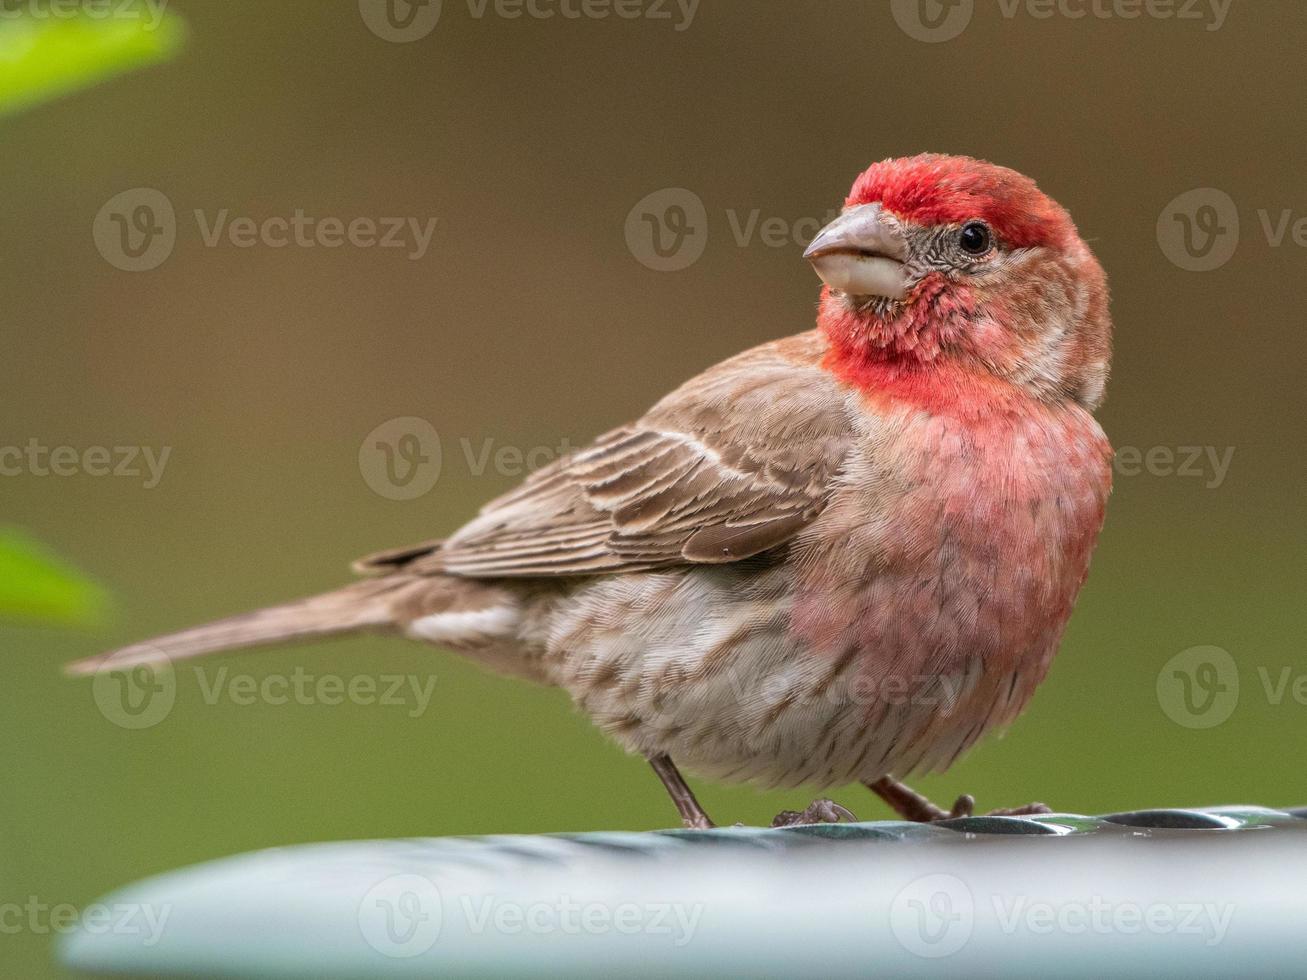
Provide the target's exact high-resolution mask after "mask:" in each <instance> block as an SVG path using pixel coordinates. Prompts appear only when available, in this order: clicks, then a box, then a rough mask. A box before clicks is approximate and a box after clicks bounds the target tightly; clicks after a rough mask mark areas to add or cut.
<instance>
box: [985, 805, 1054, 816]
mask: <svg viewBox="0 0 1307 980" xmlns="http://www.w3.org/2000/svg"><path fill="white" fill-rule="evenodd" d="M1052 812H1053V808H1052V807H1051V806H1047V805H1045V804H1043V803H1027V804H1026V805H1025V806H1014V807H1012V808H1010V809H1007V810H990V811H989V813H987V814H985V816H987V817H1037V816H1039V815H1040V814H1044V813H1052Z"/></svg>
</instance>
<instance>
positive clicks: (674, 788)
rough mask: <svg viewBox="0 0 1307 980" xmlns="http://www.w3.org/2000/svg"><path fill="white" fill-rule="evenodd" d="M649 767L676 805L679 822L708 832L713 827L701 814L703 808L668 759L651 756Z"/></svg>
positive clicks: (693, 828)
mask: <svg viewBox="0 0 1307 980" xmlns="http://www.w3.org/2000/svg"><path fill="white" fill-rule="evenodd" d="M649 765H651V766H653V771H654V772H656V773H658V778H659V779H661V780H662V781H663V786H665V787H666V788H667V795H668V796H670V797H671V798H672V802H673V803H675V804H676V812H677V813H679V814H680V815H681V822H682V823H683V824H685V826H686V827H687V828H688V829H690V830H709V829H711V828H712V827H714V826H715V824H714V823H713V822H712V821H711V820H709V819H708V814H706V813H704V812H703V807H701V806H700V805H699V801H698V800H696V799H695V798H694V793H692V792H691V791H690V787H689V786H687V785H686V784H685V780H684V779H683V778H682V777H681V774H680V773H679V772H678V771H677V770H676V766H675V765H673V764H672V760H671V759H670V758H669V757H667V756H665V755H656V756H653V757H652V758H651V759H650V760H649Z"/></svg>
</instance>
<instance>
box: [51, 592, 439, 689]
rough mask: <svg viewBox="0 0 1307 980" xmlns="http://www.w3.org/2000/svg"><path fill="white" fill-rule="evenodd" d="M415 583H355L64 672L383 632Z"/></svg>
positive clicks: (91, 671)
mask: <svg viewBox="0 0 1307 980" xmlns="http://www.w3.org/2000/svg"><path fill="white" fill-rule="evenodd" d="M412 581H413V580H412V579H411V578H408V577H401V576H395V577H392V578H382V579H372V580H368V581H362V582H354V583H352V584H351V585H347V586H345V587H344V588H343V589H337V590H336V591H334V592H326V593H323V594H321V595H315V596H311V597H309V598H307V599H300V600H298V601H296V602H288V603H286V604H284V605H280V606H271V607H269V608H267V609H259V610H257V611H255V612H249V613H242V614H241V615H238V616H230V617H228V618H226V619H220V620H218V621H217V622H214V623H208V624H206V625H204V626H196V627H194V628H192V629H188V630H182V631H181V632H180V633H171V634H168V635H166V636H160V637H157V638H155V639H153V640H147V641H146V642H144V643H135V644H133V645H131V646H128V647H123V648H121V649H119V650H112V651H110V652H108V653H104V654H100V655H99V656H95V657H89V658H87V659H85V660H78V661H76V662H74V663H71V664H68V665H67V667H65V668H64V669H65V670H66V671H67V673H69V674H71V675H73V676H85V675H88V674H94V673H95V672H96V671H97V670H99V669H100V668H101V667H103V666H105V665H107V664H112V665H113V666H114V667H115V668H120V667H131V666H136V665H138V664H159V663H170V662H173V661H177V660H187V659H189V658H191V657H201V656H204V655H205V654H208V653H217V652H219V651H222V650H242V649H248V648H250V647H261V646H267V645H270V644H274V643H285V642H287V641H290V640H308V639H315V638H318V637H324V636H335V635H337V634H341V633H354V632H359V631H363V630H369V629H382V628H385V627H388V626H391V625H393V623H394V608H395V599H396V592H397V591H399V590H401V589H402V588H403V587H404V586H405V585H408V584H411V583H412Z"/></svg>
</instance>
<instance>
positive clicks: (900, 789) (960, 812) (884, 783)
mask: <svg viewBox="0 0 1307 980" xmlns="http://www.w3.org/2000/svg"><path fill="white" fill-rule="evenodd" d="M866 786H867V789H869V790H871V791H872V792H873V793H875V794H876V795H877V796H879V797H880V798H881V799H882V800H884V801H885V802H886V803H888V804H889V805H890V806H891V807H893V808H894V812H895V813H897V814H898V815H899V816H900V817H902V818H903V819H904V820H912V821H914V822H916V823H934V822H935V821H937V820H955V819H957V818H958V817H969V816H971V815H972V814H974V813H975V811H976V800H975V798H974V797H972V796H970V795H968V794H965V793H964V794H963V795H962V796H959V797H958V798H957V800H956V801H955V802H954V804H953V809H951V810H943V809H940V808H939V807H937V806H936V805H935V804H934V803H931V802H930V800H928V799H926V798H925V797H924V796H922V795H921V794H920V793H918V792H917V791H916V790H914V789H912V787H910V786H907V785H905V784H904V783H900V782H899V781H898V780H896V779H893V778H892V777H890V776H885V777H883V778H881V779H877V780H876V781H875V782H870V783H867V784H866ZM1052 812H1053V811H1052V810H1051V809H1049V808H1048V807H1047V806H1045V805H1044V804H1043V803H1027V804H1026V805H1025V806H1019V807H1013V808H1012V809H1009V810H991V811H990V812H989V813H988V814H986V816H990V817H1026V816H1033V815H1035V814H1040V813H1052Z"/></svg>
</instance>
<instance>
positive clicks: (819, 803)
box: [771, 800, 858, 827]
mask: <svg viewBox="0 0 1307 980" xmlns="http://www.w3.org/2000/svg"><path fill="white" fill-rule="evenodd" d="M842 820H844V821H848V822H849V823H857V822H858V818H857V817H856V816H854V815H853V811H852V810H850V809H849V808H848V807H843V806H840V805H839V804H838V803H836V802H834V801H833V800H813V801H812V803H810V804H808V808H807V809H806V810H804V811H803V812H802V813H800V812H799V811H798V810H782V811H781V812H780V813H778V814H776V818H775V819H774V820H773V821H772V822H771V825H772V826H773V827H798V826H800V825H802V824H808V823H839V822H840V821H842Z"/></svg>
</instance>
